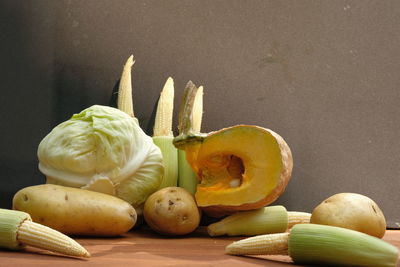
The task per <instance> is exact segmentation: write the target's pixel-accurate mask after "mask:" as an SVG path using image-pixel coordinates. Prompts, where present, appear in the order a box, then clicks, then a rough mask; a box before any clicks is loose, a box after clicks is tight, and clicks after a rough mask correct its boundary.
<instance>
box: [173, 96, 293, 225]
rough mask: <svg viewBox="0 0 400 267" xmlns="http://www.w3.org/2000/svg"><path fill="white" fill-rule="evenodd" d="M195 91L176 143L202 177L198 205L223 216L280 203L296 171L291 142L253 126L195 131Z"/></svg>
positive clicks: (211, 213)
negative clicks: (193, 128) (281, 196)
mask: <svg viewBox="0 0 400 267" xmlns="http://www.w3.org/2000/svg"><path fill="white" fill-rule="evenodd" d="M187 90H189V89H187ZM191 90H195V89H193V88H192V89H191ZM190 94H191V92H188V93H187V94H186V95H187V96H186V97H187V98H188V99H187V100H184V101H185V102H186V103H185V109H187V110H186V111H183V113H182V115H181V119H182V120H186V124H185V125H186V126H185V127H188V129H187V130H186V131H183V132H186V133H185V134H182V135H181V136H178V137H176V138H175V145H176V146H177V147H178V148H179V149H184V150H185V151H186V157H187V160H188V162H189V163H190V165H191V167H192V168H193V170H194V171H195V172H196V174H197V177H198V179H199V184H198V186H197V191H196V194H195V198H196V201H197V205H198V206H199V207H200V208H202V210H204V211H205V212H206V213H207V214H208V215H210V216H213V217H220V216H223V215H228V214H232V213H234V212H237V211H240V210H251V209H257V208H261V207H263V206H266V205H268V204H270V203H272V202H273V201H275V200H276V199H277V198H278V197H279V196H280V195H281V194H282V193H283V192H284V190H285V188H286V186H287V184H288V182H289V180H290V177H291V173H292V168H293V160H292V154H291V151H290V148H289V146H288V145H287V143H286V142H285V141H284V140H283V138H282V137H281V136H279V135H278V134H277V133H275V132H273V131H271V130H269V129H266V128H262V127H259V126H253V125H236V126H232V127H229V128H224V129H221V130H219V131H216V132H211V133H209V134H199V133H192V132H190V127H189V126H190V120H191V112H192V111H191V102H190V97H189V96H190ZM188 109H189V110H188Z"/></svg>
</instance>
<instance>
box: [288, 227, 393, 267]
mask: <svg viewBox="0 0 400 267" xmlns="http://www.w3.org/2000/svg"><path fill="white" fill-rule="evenodd" d="M289 255H290V256H291V257H292V259H293V261H294V262H295V263H299V264H329V265H332V266H365V267H395V266H396V263H397V259H398V256H399V250H398V249H397V248H396V247H395V246H393V245H391V244H389V243H387V242H385V241H383V240H381V239H379V238H376V237H373V236H370V235H367V234H364V233H361V232H357V231H354V230H349V229H345V228H340V227H334V226H327V225H317V224H298V225H295V226H294V227H293V228H292V230H291V232H290V235H289Z"/></svg>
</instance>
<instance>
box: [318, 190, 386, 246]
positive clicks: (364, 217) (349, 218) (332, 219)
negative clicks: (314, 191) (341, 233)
mask: <svg viewBox="0 0 400 267" xmlns="http://www.w3.org/2000/svg"><path fill="white" fill-rule="evenodd" d="M310 222H311V223H316V224H325V225H332V226H339V227H343V228H348V229H352V230H356V231H359V232H363V233H366V234H369V235H372V236H376V237H378V238H381V237H383V235H384V234H385V231H386V220H385V216H384V215H383V213H382V211H381V209H380V208H379V207H378V205H377V204H376V203H375V202H374V201H373V200H372V199H370V198H369V197H367V196H364V195H360V194H356V193H339V194H336V195H333V196H331V197H329V198H327V199H326V200H324V201H323V202H322V203H321V204H319V205H318V206H317V207H316V208H315V209H314V210H313V212H312V215H311V219H310Z"/></svg>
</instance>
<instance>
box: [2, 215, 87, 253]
mask: <svg viewBox="0 0 400 267" xmlns="http://www.w3.org/2000/svg"><path fill="white" fill-rule="evenodd" d="M26 245H28V246H32V247H36V248H41V249H46V250H49V251H53V252H57V253H60V254H65V255H69V256H76V257H90V254H89V252H88V251H87V250H86V249H85V248H83V247H82V246H81V245H80V244H79V243H77V242H76V241H74V240H73V239H71V238H70V237H68V236H66V235H64V234H62V233H60V232H58V231H56V230H54V229H51V228H50V227H47V226H44V225H41V224H38V223H35V222H32V219H31V217H30V215H29V214H28V213H26V212H22V211H16V210H8V209H0V247H3V248H9V249H13V250H17V249H22V248H23V247H24V246H26Z"/></svg>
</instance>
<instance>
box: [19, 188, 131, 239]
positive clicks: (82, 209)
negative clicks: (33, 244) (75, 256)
mask: <svg viewBox="0 0 400 267" xmlns="http://www.w3.org/2000/svg"><path fill="white" fill-rule="evenodd" d="M13 209H15V210H20V211H25V212H27V213H29V214H30V215H31V217H32V220H33V221H34V222H37V223H40V224H43V225H46V226H49V227H51V228H53V229H56V230H58V231H60V232H62V233H64V234H68V235H94V236H116V235H120V234H123V233H125V232H127V231H129V230H130V229H131V228H132V227H133V225H134V224H135V222H136V218H137V215H136V211H135V209H134V208H133V207H132V206H131V205H130V204H129V203H128V202H125V201H124V200H122V199H119V198H117V197H114V196H111V195H107V194H103V193H98V192H94V191H88V190H83V189H79V188H72V187H66V186H60V185H53V184H42V185H35V186H29V187H26V188H23V189H21V190H20V191H18V192H17V193H16V194H15V195H14V198H13Z"/></svg>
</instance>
